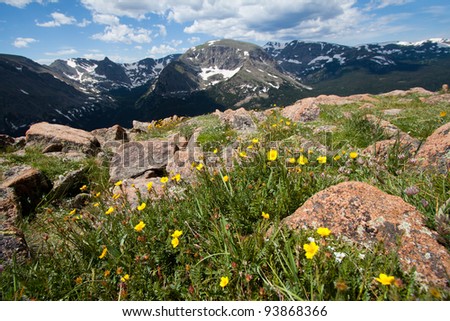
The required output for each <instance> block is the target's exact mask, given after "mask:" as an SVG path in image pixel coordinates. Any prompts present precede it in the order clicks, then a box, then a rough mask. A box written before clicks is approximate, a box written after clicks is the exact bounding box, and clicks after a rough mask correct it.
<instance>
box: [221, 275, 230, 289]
mask: <svg viewBox="0 0 450 321" xmlns="http://www.w3.org/2000/svg"><path fill="white" fill-rule="evenodd" d="M228 282H230V280H229V279H228V276H222V277H221V278H220V287H222V288H224V287H226V286H227V285H228Z"/></svg>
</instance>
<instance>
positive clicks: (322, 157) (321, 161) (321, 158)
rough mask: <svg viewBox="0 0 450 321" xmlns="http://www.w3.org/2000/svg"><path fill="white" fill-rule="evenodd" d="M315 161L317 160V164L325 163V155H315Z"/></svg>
mask: <svg viewBox="0 0 450 321" xmlns="http://www.w3.org/2000/svg"><path fill="white" fill-rule="evenodd" d="M317 161H318V162H319V164H325V163H326V162H327V157H326V156H319V157H317Z"/></svg>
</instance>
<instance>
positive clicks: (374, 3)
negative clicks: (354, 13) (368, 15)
mask: <svg viewBox="0 0 450 321" xmlns="http://www.w3.org/2000/svg"><path fill="white" fill-rule="evenodd" d="M413 1H414V0H371V1H370V3H369V5H368V8H369V9H382V8H385V7H389V6H403V5H405V4H407V3H410V2H413Z"/></svg>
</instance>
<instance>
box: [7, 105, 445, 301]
mask: <svg viewBox="0 0 450 321" xmlns="http://www.w3.org/2000/svg"><path fill="white" fill-rule="evenodd" d="M393 103H395V102H394V101H390V102H389V103H387V102H386V101H382V102H380V104H379V105H377V106H376V110H375V112H376V111H381V110H383V108H384V109H387V107H388V106H392V104H393ZM357 107H358V106H357V105H349V106H342V108H337V107H336V106H333V107H330V106H322V113H321V116H320V118H319V119H318V120H317V121H316V122H314V123H312V124H297V123H294V122H290V121H289V120H287V119H285V118H283V117H281V116H280V115H279V114H277V113H275V114H273V115H272V116H270V117H269V118H268V119H267V121H265V122H263V123H260V124H259V125H258V126H259V127H258V131H257V132H256V133H253V134H251V135H250V136H249V137H240V142H239V147H238V150H245V151H246V155H240V156H239V155H237V156H236V157H235V158H234V159H233V162H234V167H233V169H226V168H228V167H226V166H222V167H221V168H207V167H206V166H205V167H204V168H203V169H201V170H197V169H196V168H195V167H194V168H193V169H192V170H193V171H194V172H195V175H196V177H197V181H196V183H191V182H188V181H186V180H185V178H184V177H182V180H181V181H180V182H178V183H177V182H175V181H170V182H168V183H167V184H168V187H167V189H166V191H167V193H166V194H164V195H163V196H162V197H161V198H160V199H159V200H157V201H155V200H154V199H152V196H154V195H153V194H152V193H153V192H152V191H150V192H149V194H146V195H141V196H140V200H139V202H140V203H145V204H146V207H145V208H144V209H143V210H138V209H137V208H135V207H131V205H130V204H129V203H128V202H127V201H126V200H125V198H124V197H123V196H122V197H119V198H118V199H113V197H112V190H113V186H111V184H109V183H108V173H107V166H106V164H104V163H99V162H95V161H94V160H89V161H88V163H87V165H88V166H89V173H90V174H89V175H88V180H89V181H88V182H87V186H88V188H89V192H90V193H91V194H92V195H96V194H97V193H99V192H100V195H99V196H93V199H92V201H91V202H90V203H89V204H88V205H87V206H86V207H85V208H83V209H81V210H80V209H79V210H77V211H76V212H75V213H73V212H72V213H71V211H72V210H73V209H72V208H71V207H70V206H69V205H68V203H65V202H64V201H62V202H59V203H57V204H46V205H45V206H43V207H42V208H41V209H40V210H39V213H38V215H37V216H36V219H35V220H34V221H31V222H25V223H24V224H23V229H24V232H25V234H26V238H27V240H28V242H29V245H30V247H31V249H32V250H33V257H32V259H30V260H28V261H26V262H25V263H24V264H18V263H17V264H11V265H7V266H5V269H4V271H3V272H2V273H1V274H0V289H1V293H2V297H1V298H2V300H23V299H33V300H448V299H449V298H450V296H449V293H448V291H446V290H445V289H437V288H425V287H422V286H421V284H420V283H417V282H416V281H415V279H414V277H413V275H414V273H413V271H404V270H402V269H401V267H400V264H399V261H398V257H397V255H396V254H395V249H385V248H383V247H382V246H381V244H380V245H378V246H375V247H374V248H365V247H362V246H359V245H358V244H352V243H349V242H347V241H345V240H343V239H340V238H339V237H337V236H335V235H333V234H331V235H330V236H327V237H322V236H320V235H319V234H318V233H317V232H316V231H314V230H298V231H290V230H287V229H286V228H284V227H282V225H280V221H281V220H282V219H284V218H285V217H287V216H289V215H291V214H292V213H293V212H294V211H295V210H296V209H297V208H298V207H300V206H301V205H302V204H303V203H304V202H305V201H306V200H307V199H308V198H310V197H311V196H312V195H314V194H316V193H317V192H319V191H322V190H323V189H325V188H327V187H329V186H332V185H335V184H337V183H340V182H344V181H349V180H355V181H362V182H367V183H369V184H371V185H374V186H377V187H378V188H380V189H381V190H383V191H385V192H387V193H389V194H392V195H397V196H399V197H401V198H403V199H404V200H405V201H406V202H408V203H410V204H412V205H414V206H416V207H417V209H418V210H419V211H420V212H421V213H423V215H424V217H425V218H426V222H427V225H428V227H429V228H431V229H433V230H435V231H438V233H439V235H440V237H441V238H442V239H443V240H449V232H448V231H449V230H450V229H449V226H448V223H446V222H448V220H447V221H445V220H442V219H439V218H438V219H437V213H438V211H439V209H440V208H441V207H442V204H444V203H445V202H446V201H447V200H448V199H449V197H450V175H439V174H436V173H433V172H428V171H421V172H417V171H415V165H414V164H412V163H411V161H410V159H409V158H408V155H407V156H406V158H404V157H403V156H401V151H399V150H398V149H392V150H391V151H390V153H389V159H391V161H390V162H389V163H386V164H381V165H383V166H381V167H380V164H377V163H376V162H374V160H373V159H371V158H370V157H363V156H360V157H359V158H360V161H359V160H358V161H356V160H351V159H350V158H349V152H351V151H358V152H359V151H360V149H362V148H364V147H366V146H367V145H369V144H371V143H373V142H375V141H376V140H379V139H383V137H382V135H381V134H380V132H379V129H378V128H376V127H373V126H372V125H370V124H368V123H367V122H366V121H365V120H364V115H365V113H364V112H362V111H356V109H357ZM403 108H405V115H406V114H408V113H411V115H414V113H413V112H412V111H410V110H409V109H408V106H406V105H405V106H403ZM441 108H442V106H438V107H436V110H438V109H441ZM436 110H432V111H430V114H432V115H434V114H435V113H436ZM346 111H352V114H353V115H352V116H351V117H344V114H343V112H346ZM421 115H423V118H422V117H421ZM411 117H412V116H411ZM427 117H428V114H427V113H417V116H416V118H415V120H417V121H419V120H423V121H425V119H426V118H427ZM432 119H433V121H434V123H433V127H434V128H437V127H438V126H439V125H440V124H439V123H440V122H442V121H443V119H442V117H441V118H432ZM327 124H334V125H336V131H335V132H334V134H333V140H332V141H323V143H326V146H327V147H328V148H329V152H328V154H327V156H328V158H327V162H326V164H319V163H318V161H317V157H318V156H323V155H321V154H318V152H317V151H311V153H308V151H306V150H301V148H300V144H299V139H300V138H307V139H311V140H314V141H316V142H317V140H320V139H321V138H320V137H318V136H317V135H314V134H313V129H314V128H315V127H316V126H321V125H327ZM179 125H180V126H179V127H176V130H180V131H181V130H183V128H187V129H185V130H186V131H190V129H191V128H197V127H202V130H201V133H200V135H199V142H200V144H202V146H203V147H204V148H205V149H211V148H219V149H220V148H222V147H224V146H226V145H227V144H229V143H230V140H229V138H227V137H229V136H231V137H234V136H233V135H235V134H234V133H233V134H232V133H227V131H231V130H230V129H229V128H228V127H227V126H225V125H221V124H220V123H219V121H218V119H217V117H216V116H214V115H205V116H200V117H197V118H193V119H190V120H188V121H186V122H183V123H182V124H179ZM273 125H276V126H273ZM177 126H178V125H177ZM411 127H413V126H412V125H411ZM253 138H254V139H257V141H256V140H255V141H252V139H253ZM275 141H276V142H277V143H276V144H274V142H275ZM250 145H251V146H252V147H251V148H248V146H250ZM271 148H273V149H276V150H277V151H278V155H277V158H276V160H272V161H269V160H268V158H267V152H268V151H269V149H271ZM27 153H30V152H29V151H28V152H27ZM33 153H34V152H31V154H30V155H29V156H27V157H26V158H21V159H17V158H15V157H16V156H11V155H9V156H4V157H6V158H7V159H8V161H10V162H12V160H13V159H14V161H15V162H26V163H30V164H37V165H36V166H40V165H38V164H40V163H41V162H43V160H40V161H37V160H36V159H39V157H38V152H37V151H36V152H35V153H36V155H35V156H33V157H31V155H32V154H33ZM335 154H339V155H340V158H339V159H337V158H336V159H333V156H334V155H335ZM218 155H220V153H219V154H218ZM300 155H303V156H304V157H307V158H308V159H309V162H308V164H307V165H300V164H298V162H296V163H290V162H289V160H290V159H292V158H295V160H297V159H298V158H299V156H300ZM11 157H12V158H11ZM40 158H42V156H40ZM33 160H34V161H33ZM222 161H223V162H224V163H223V164H222V165H225V161H226V160H222ZM85 165H86V163H85ZM47 166H48V165H47ZM55 166H56V165H55ZM71 166H75V165H74V164H72V165H71ZM42 168H45V166H44V167H42ZM47 170H48V169H47ZM63 170H67V169H66V168H60V169H58V170H56V169H55V172H54V173H53V174H52V175H56V172H58V173H59V172H61V171H63ZM49 175H50V172H49ZM225 177H227V179H224V178H225ZM411 186H416V187H418V189H419V192H418V193H417V194H415V195H407V194H406V193H405V190H406V189H407V188H408V187H411ZM173 190H176V192H175V193H172V192H170V191H173ZM111 206H112V207H113V208H114V212H113V213H111V214H106V213H105V212H106V211H107V210H108V209H109V208H110V207H111ZM263 212H264V213H268V214H269V218H268V219H265V218H264V217H262V213H263ZM445 215H448V213H447V212H446V213H445ZM141 221H142V222H143V223H145V227H144V228H143V229H142V231H140V232H139V231H136V229H135V227H136V226H137V225H138V224H139V223H140V222H141ZM177 230H178V231H182V235H181V236H179V237H178V242H179V244H178V245H177V246H176V247H173V245H172V241H173V239H174V237H173V236H172V235H173V233H174V232H175V231H177ZM311 237H312V238H314V239H315V241H316V242H317V244H318V245H319V247H320V248H319V250H318V252H317V253H316V254H315V255H314V257H313V258H312V259H308V258H307V257H306V255H305V250H304V247H303V245H304V244H309V243H310V241H311V240H310V238H311ZM444 244H445V245H446V247H447V249H450V247H449V246H450V242H447V243H445V242H444ZM105 248H106V249H107V251H105V250H104V249H105ZM103 252H105V255H104V256H102V253H103ZM340 253H345V256H344V257H343V258H342V260H341V261H339V260H337V258H336V257H337V256H338V255H340ZM341 255H342V254H341ZM380 273H386V274H388V275H393V276H395V278H396V282H395V284H393V285H390V286H384V285H381V284H380V283H379V282H377V281H376V280H375V278H376V277H378V276H379V274H380ZM126 276H127V277H126ZM222 277H228V279H229V283H228V284H227V285H226V286H225V287H221V286H220V281H221V278H222Z"/></svg>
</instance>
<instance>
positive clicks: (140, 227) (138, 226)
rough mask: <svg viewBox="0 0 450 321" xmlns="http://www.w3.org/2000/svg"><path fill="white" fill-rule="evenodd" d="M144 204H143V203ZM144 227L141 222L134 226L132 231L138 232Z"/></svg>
mask: <svg viewBox="0 0 450 321" xmlns="http://www.w3.org/2000/svg"><path fill="white" fill-rule="evenodd" d="M144 204H145V203H144ZM144 227H145V223H144V222H142V221H140V222H139V224H138V225H136V226H135V227H134V229H135V230H136V232H140V231H142V229H143V228H144Z"/></svg>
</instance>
